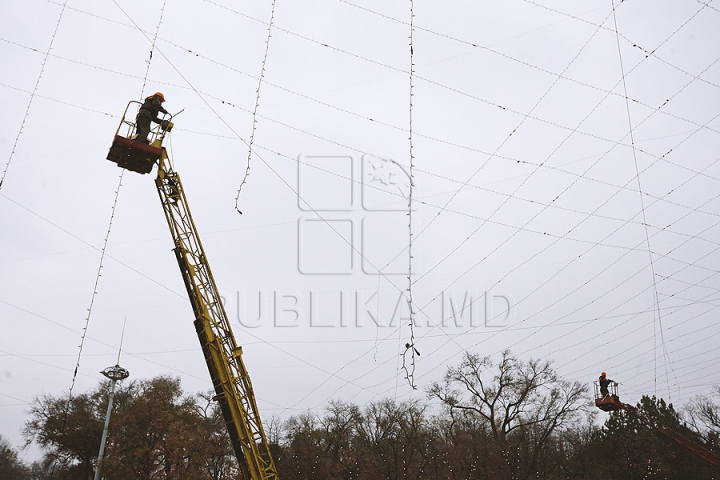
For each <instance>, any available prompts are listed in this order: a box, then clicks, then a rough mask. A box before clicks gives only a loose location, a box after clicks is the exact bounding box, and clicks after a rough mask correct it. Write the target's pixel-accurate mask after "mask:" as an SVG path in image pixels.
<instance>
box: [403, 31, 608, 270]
mask: <svg viewBox="0 0 720 480" xmlns="http://www.w3.org/2000/svg"><path fill="white" fill-rule="evenodd" d="M597 31H598V30H595V32H593V34H592V35H591V36H590V37H589V38H588V39H587V40H586V41H585V43H584V44H583V46H582V47H581V48H580V51H578V52H577V53H576V54H575V56H574V57H573V58H572V59H571V60H570V62H568V64H567V65H566V66H565V68H564V69H563V71H562V72H561V74H560V75H562V74H564V73H565V72H566V71H567V70H568V69H569V68H570V67H571V66H572V64H573V63H575V60H577V59H578V57H579V56H580V55H581V54H582V52H583V51H584V50H585V48H586V47H587V46H588V45H589V44H590V41H591V40H592V39H593V38H594V37H595V34H596V33H597ZM559 81H560V77H557V78H555V80H554V81H553V82H552V83H551V84H550V86H549V87H548V88H547V89H546V90H545V92H544V93H543V94H542V95H541V96H540V98H539V99H538V100H537V101H536V102H535V104H534V105H533V106H532V108H530V111H529V112H528V114H527V116H524V117H523V118H522V119H521V120H520V123H518V124H517V125H516V126H515V127H514V128H513V129H512V130H511V131H510V133H509V134H508V135H507V136H506V137H505V138H504V139H503V140H502V142H500V144H499V145H498V146H497V147H496V148H495V150H494V151H493V153H492V154H490V156H489V157H488V158H486V159H485V161H484V162H483V163H481V164H480V167H478V168H477V169H476V170H475V172H473V174H472V175H470V177H469V178H468V179H467V180H465V181H464V182H463V183H462V185H460V187H459V188H458V189H457V190H456V191H455V192H453V194H452V195H451V196H450V198H449V199H448V200H447V202H445V205H444V207H443V208H442V209H441V210H440V211H438V212H437V213H436V214H435V216H434V217H433V218H432V220H430V222H428V223H427V224H425V226H424V227H423V229H422V230H421V231H420V233H418V235H417V236H418V237H421V236H422V235H423V233H425V231H426V230H427V229H428V228H430V226H431V225H432V224H433V223H434V222H435V220H437V218H438V217H439V216H440V214H441V213H443V212H444V210H445V208H446V207H447V206H448V205H450V204H451V203H452V202H453V200H455V198H456V197H457V195H458V194H460V192H461V191H462V190H463V189H464V188H465V187H467V185H468V184H469V183H470V182H471V181H472V180H473V179H474V178H475V176H476V175H477V174H478V173H480V171H481V170H482V169H483V168H485V166H486V165H487V164H488V163H489V162H490V160H492V159H493V158H494V157H495V155H496V154H497V153H498V152H499V151H500V150H501V149H502V148H503V147H504V146H505V144H506V143H507V142H509V141H510V140H511V138H512V137H513V135H514V134H515V133H516V132H517V131H518V130H519V129H520V128H521V127H522V126H523V124H524V123H525V121H526V120H527V119H528V118H529V116H530V115H531V114H532V113H533V112H534V111H535V109H536V108H538V107H539V106H540V104H541V103H542V102H543V100H544V99H545V98H546V97H547V95H548V94H550V92H551V91H552V89H553V88H554V87H555V85H557V83H558V82H559ZM605 98H607V95H606V96H605V97H604V98H603V100H601V101H600V104H601V103H602V102H603V101H604V100H605ZM600 104H598V106H597V107H596V108H598V107H599V105H600ZM596 108H595V109H596ZM595 109H593V110H592V111H591V112H590V113H589V114H588V115H587V116H586V117H585V119H583V120H582V121H581V122H580V124H579V125H578V126H577V127H576V128H574V129H573V131H577V129H578V128H580V126H581V125H582V124H583V123H584V122H585V120H587V118H589V117H590V115H592V113H593V112H594V111H595ZM571 135H572V133H571V134H570V135H568V136H567V137H566V138H565V140H563V141H562V142H561V143H560V145H558V146H557V147H556V148H555V150H553V152H552V153H551V154H550V155H549V156H548V157H547V158H546V159H545V160H544V161H543V162H541V163H540V164H539V165H538V166H536V167H535V170H534V171H533V172H531V173H530V174H529V175H528V176H527V177H525V178H524V180H523V181H522V182H521V183H520V185H518V186H517V187H516V188H515V190H514V191H513V192H512V193H511V194H510V196H509V197H507V198H506V199H505V200H504V201H503V202H502V203H501V204H500V205H499V206H498V207H497V208H496V209H495V210H494V211H493V212H492V213H491V214H490V217H488V218H492V217H494V216H495V214H496V213H497V212H498V211H500V210H501V209H502V207H503V206H505V204H507V202H508V201H509V200H510V198H511V197H512V196H513V195H515V194H516V193H517V192H518V191H519V190H520V189H521V188H522V187H523V186H524V185H525V183H526V182H527V181H528V180H529V179H530V177H532V176H533V175H534V174H535V173H537V171H538V170H540V167H541V166H542V165H543V164H544V163H546V162H547V161H548V160H549V159H550V158H551V157H552V156H553V155H554V154H555V152H556V151H557V150H558V149H560V147H561V146H562V145H564V144H565V141H566V140H567V139H569V138H570V136H571ZM528 223H529V222H528ZM484 225H485V222H483V223H481V224H480V225H479V226H478V227H477V228H476V229H475V231H473V232H472V233H471V234H470V235H468V236H467V237H466V238H465V239H464V240H463V241H461V242H460V243H459V244H458V245H457V246H456V247H455V248H454V249H453V250H452V251H451V252H450V253H448V254H447V255H446V256H445V257H444V258H443V259H441V260H440V261H439V262H438V263H437V264H436V265H435V266H433V267H432V268H430V269H429V270H427V271H426V272H425V273H424V274H423V275H422V276H421V277H420V278H418V279H417V280H415V282H419V281H420V280H422V279H423V278H424V277H425V276H427V275H428V274H430V273H431V272H432V271H433V270H434V269H435V268H436V267H437V266H438V265H440V264H441V263H444V262H445V261H446V260H447V259H448V258H449V257H450V256H451V255H453V254H454V253H455V252H457V251H458V250H459V249H460V248H461V247H462V246H463V245H465V243H466V242H467V241H468V240H469V239H470V238H471V237H472V236H473V235H475V234H476V233H477V232H478V231H479V230H480V229H481V228H482V227H483V226H484ZM526 225H527V224H526Z"/></svg>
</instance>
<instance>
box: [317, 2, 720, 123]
mask: <svg viewBox="0 0 720 480" xmlns="http://www.w3.org/2000/svg"><path fill="white" fill-rule="evenodd" d="M340 1H341V2H342V3H345V4H347V5H350V6H352V7H355V8H357V9H360V10H364V11H366V12H369V13H371V14H373V15H376V16H379V17H381V18H385V19H387V20H391V21H393V22H397V23H400V24H406V22H404V21H403V20H399V19H397V18H394V17H391V16H389V15H385V14H382V13H379V12H376V11H374V10H371V9H369V8H366V7H362V6H359V5H356V4H354V3H351V2H349V1H347V0H340ZM523 1H527V0H523ZM529 3H532V2H529ZM699 3H702V2H699ZM703 5H706V4H703ZM544 8H545V7H544ZM551 10H552V9H551ZM702 10H703V9H702V8H701V9H700V10H698V11H697V12H696V13H695V15H693V16H692V17H691V18H690V19H688V20H687V21H686V22H685V23H683V24H682V25H681V26H680V28H678V29H677V31H679V30H680V29H681V28H683V27H684V26H685V25H686V24H687V23H688V22H689V21H690V20H692V19H693V18H694V17H695V16H696V15H697V14H698V13H700V11H702ZM606 19H607V18H606ZM589 24H590V25H591V26H594V27H598V28H602V29H604V30H607V31H610V32H613V30H612V29H609V28H607V27H604V26H603V25H602V24H600V25H598V24H595V23H592V22H590V23H589ZM415 29H416V30H420V31H424V32H427V33H430V34H432V35H436V36H439V37H442V38H446V39H448V40H452V41H455V42H458V43H461V44H465V45H468V46H471V47H474V48H479V49H482V50H485V51H487V52H490V53H492V54H495V55H499V56H501V57H503V58H506V59H508V60H511V61H513V62H517V63H519V64H521V65H524V66H527V67H529V68H532V69H535V70H538V71H540V72H543V73H546V74H548V75H551V76H559V75H558V74H557V73H555V72H553V71H551V70H547V69H545V68H542V67H539V66H537V65H534V64H531V63H529V62H526V61H524V60H520V59H517V58H515V57H513V56H511V55H508V54H505V53H502V52H499V51H497V50H494V49H492V48H489V47H487V46H483V45H479V44H477V43H473V42H471V41H467V40H461V39H459V38H456V37H453V36H452V35H449V34H446V33H441V32H436V31H433V30H430V29H427V28H423V27H418V26H416V27H415ZM677 31H675V32H674V33H673V34H672V35H671V37H672V36H674V35H675V34H676V33H677ZM623 38H624V37H623ZM669 38H670V37H668V39H666V40H665V41H667V40H669ZM626 40H627V41H628V43H630V44H631V45H632V46H633V47H635V48H639V49H641V50H642V51H643V52H644V53H645V54H646V57H649V56H653V57H655V58H657V59H658V60H660V61H661V62H663V63H665V64H667V65H668V66H671V67H672V68H674V69H676V70H678V71H680V72H681V73H684V74H686V75H689V76H691V77H694V78H696V79H698V80H700V81H702V82H705V83H708V84H709V85H712V86H714V87H716V88H720V85H718V84H715V83H711V82H708V81H707V80H704V79H701V78H699V77H698V76H695V75H693V74H692V73H689V72H686V71H685V70H683V69H681V68H680V67H677V66H676V65H673V64H671V63H669V62H667V61H666V60H663V59H661V58H659V57H657V55H656V52H657V49H658V48H659V47H660V46H658V47H656V48H655V49H653V50H652V52H648V51H647V50H646V49H644V48H642V47H640V46H639V45H637V44H636V43H635V42H633V41H632V40H630V39H629V38H628V39H626ZM317 43H321V42H317ZM664 43H665V42H663V44H664ZM321 44H322V43H321ZM661 45H662V44H661ZM559 77H560V78H562V79H563V80H566V81H569V82H571V83H575V84H577V85H580V86H584V87H588V88H591V89H593V90H597V91H599V92H604V93H610V94H611V95H614V96H618V97H622V95H621V94H619V93H615V92H614V91H613V89H610V90H605V89H603V88H600V87H597V86H595V85H591V84H588V83H585V82H581V81H578V80H576V79H573V78H570V77H564V76H559ZM631 100H632V101H633V102H634V103H637V104H639V105H643V106H645V107H648V108H650V109H653V110H654V109H656V107H652V106H650V105H647V104H645V103H643V102H641V101H639V100H638V99H635V98H631ZM665 113H666V114H667V115H671V116H673V117H675V116H674V115H673V114H672V113H669V112H665ZM675 118H679V117H675Z"/></svg>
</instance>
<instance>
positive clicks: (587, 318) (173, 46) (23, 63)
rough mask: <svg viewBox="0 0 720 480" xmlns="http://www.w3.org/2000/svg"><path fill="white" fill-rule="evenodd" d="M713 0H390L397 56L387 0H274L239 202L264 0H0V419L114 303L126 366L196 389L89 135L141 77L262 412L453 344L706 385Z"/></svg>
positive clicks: (92, 338) (136, 194)
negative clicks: (158, 97)
mask: <svg viewBox="0 0 720 480" xmlns="http://www.w3.org/2000/svg"><path fill="white" fill-rule="evenodd" d="M716 3H717V2H713V1H708V2H705V1H701V0H675V1H667V0H654V1H650V0H626V1H624V2H616V4H615V5H614V6H613V3H612V2H611V1H595V0H592V1H580V2H578V1H566V0H556V1H538V2H533V1H530V0H505V1H496V2H487V1H482V2H469V1H463V2H459V1H458V2H426V1H416V2H414V6H413V8H414V14H415V16H414V18H413V25H414V27H415V28H414V30H413V32H412V47H413V48H412V62H413V64H414V67H413V74H412V79H411V75H410V68H411V67H410V65H411V55H410V52H411V50H410V14H411V10H410V9H411V3H410V2H409V1H403V2H382V1H379V0H348V1H343V0H312V1H305V2H288V1H283V0H277V1H276V5H275V12H274V20H273V24H272V35H271V37H270V41H269V46H268V48H267V57H266V60H265V70H264V77H263V82H262V83H261V84H260V101H259V107H258V108H257V115H256V117H255V122H256V123H255V134H254V139H253V141H254V153H253V155H252V156H251V159H250V172H251V175H250V176H249V177H248V179H247V183H246V184H245V185H244V186H243V188H242V191H241V192H240V195H239V207H240V209H241V210H242V211H243V215H242V216H241V215H239V214H238V213H237V212H236V211H235V208H234V207H235V200H234V199H235V196H236V192H237V190H238V187H239V185H240V182H241V180H242V178H243V174H244V172H245V169H246V166H247V158H248V147H247V144H246V142H247V140H248V139H249V137H250V135H251V132H252V131H253V115H252V112H253V110H254V109H255V102H256V92H257V89H258V83H259V81H258V78H259V75H260V72H261V68H262V65H263V59H264V58H265V53H266V41H267V40H268V23H269V21H270V17H271V10H272V3H271V2H249V1H229V0H205V1H202V0H173V1H167V2H163V1H160V0H144V1H142V2H141V1H135V0H132V1H131V0H102V1H98V0H94V1H91V0H68V1H67V2H66V3H64V2H62V1H50V0H25V1H23V2H10V1H7V0H6V1H3V2H2V7H1V8H2V15H0V53H1V54H2V58H3V64H4V68H3V69H2V71H1V73H0V92H1V96H0V100H1V101H2V115H0V122H1V128H0V165H2V171H3V184H2V188H1V189H0V225H1V227H0V232H2V233H0V265H1V267H0V326H1V327H2V331H3V335H2V336H0V362H1V363H0V366H1V368H0V373H2V375H0V434H2V435H4V436H6V437H8V438H9V439H10V440H11V442H12V443H13V444H15V445H19V444H20V443H21V441H22V439H21V435H20V430H21V428H22V426H23V423H24V421H25V420H26V418H27V417H26V411H27V409H28V406H29V403H30V402H31V401H32V399H33V398H34V397H35V396H37V395H40V394H51V395H61V394H63V393H65V392H67V391H68V389H69V388H70V386H71V384H72V381H73V370H74V368H75V365H76V363H77V362H78V353H79V345H80V343H81V338H82V335H83V329H84V327H85V325H86V324H87V332H86V338H85V341H84V347H83V350H82V356H81V357H80V361H79V370H78V375H77V378H76V384H75V387H74V388H75V392H82V391H85V390H88V389H90V388H93V387H94V386H95V385H96V384H97V383H98V382H99V381H101V380H102V378H103V377H102V376H101V375H100V374H99V373H98V372H99V371H100V370H102V369H103V368H105V367H107V366H110V365H113V364H114V363H115V360H116V356H117V351H118V348H119V344H120V337H121V331H122V328H123V323H124V322H126V327H125V338H124V344H123V349H122V350H123V351H122V356H121V360H120V363H121V365H122V366H124V367H125V368H127V369H128V370H129V371H130V372H131V378H136V379H137V378H148V377H152V376H156V375H161V374H166V375H173V376H179V377H180V378H181V379H182V382H183V386H184V387H185V389H186V390H188V391H205V390H208V389H210V388H211V383H210V380H209V377H208V374H207V370H206V366H205V364H204V361H203V358H202V354H201V352H200V349H199V346H198V341H197V339H196V337H195V332H194V328H193V327H192V320H193V319H192V310H191V308H190V305H189V302H188V300H187V298H186V295H185V290H184V286H183V284H182V281H181V278H180V275H179V273H178V268H177V265H176V264H175V257H174V255H173V253H172V251H171V248H172V241H171V238H170V234H169V232H168V228H167V225H166V223H165V219H164V217H163V214H162V209H161V206H160V204H159V200H158V197H157V194H156V192H155V187H154V183H153V176H152V175H139V174H134V173H131V172H126V173H125V174H124V175H123V176H122V182H121V185H120V174H121V170H120V169H119V168H117V167H116V166H115V165H114V164H113V163H110V162H108V161H106V160H105V156H106V154H107V150H108V148H109V146H110V143H111V141H112V137H113V135H114V132H115V130H116V128H117V125H118V123H119V121H120V116H121V115H122V113H123V111H124V109H125V106H126V104H127V102H128V101H129V100H139V99H141V98H143V96H145V95H148V94H151V93H153V92H155V91H158V90H159V91H162V92H163V93H164V94H165V97H166V99H167V102H166V104H165V106H166V108H167V109H168V110H169V111H170V112H172V113H175V112H178V111H180V110H181V109H184V112H183V113H182V114H181V115H179V116H178V117H177V118H176V122H175V124H176V127H175V129H174V130H173V132H172V135H171V138H170V140H169V141H168V142H166V144H167V146H168V149H169V152H170V156H171V159H172V161H173V164H174V166H175V168H176V170H177V171H178V172H179V173H180V175H181V177H182V179H183V182H184V185H185V189H186V193H187V195H188V200H189V203H190V206H191V208H192V212H193V215H194V219H195V222H196V224H197V226H198V228H199V230H200V233H201V236H202V240H203V243H204V246H205V250H206V252H207V254H208V258H209V260H210V264H211V267H212V269H213V273H214V276H215V279H216V281H217V283H218V286H219V289H220V291H221V293H222V295H223V296H224V298H225V302H226V307H227V310H228V314H229V317H230V319H231V321H232V323H233V326H234V329H235V336H236V337H237V340H238V343H240V344H241V345H243V347H244V352H245V355H244V358H245V362H246V364H247V367H248V370H249V372H250V375H251V378H252V381H253V385H254V387H255V391H256V394H257V397H258V404H259V407H260V410H261V414H262V416H263V418H264V419H265V420H268V419H269V418H270V417H271V416H273V415H277V416H280V417H282V418H287V417H288V416H290V415H293V414H297V413H299V412H302V411H306V410H308V409H309V410H314V411H315V410H321V409H322V408H323V407H324V406H325V405H326V404H327V402H328V401H329V400H330V399H333V398H337V399H344V400H352V401H355V402H358V403H360V404H364V403H366V402H369V401H372V400H377V399H380V398H383V397H393V398H398V399H407V398H414V397H419V398H424V388H425V387H426V386H428V384H429V383H431V382H432V381H434V380H437V379H439V378H440V377H441V375H442V374H443V373H444V371H445V369H446V368H447V366H448V365H453V364H457V363H458V362H459V361H460V358H461V355H462V353H463V352H464V351H466V350H469V351H472V352H476V353H479V354H482V355H497V354H498V353H499V352H501V351H502V350H503V349H506V348H510V349H511V350H512V351H513V352H514V353H515V354H517V355H519V356H521V357H522V358H525V359H527V358H531V357H532V358H538V357H542V358H548V359H552V360H554V362H555V363H554V364H555V366H556V367H557V368H558V370H559V372H560V373H561V374H562V375H563V376H565V377H566V378H569V379H578V380H580V381H583V382H587V383H588V384H589V383H590V382H592V381H593V380H594V379H596V378H597V376H598V374H599V372H600V370H606V371H608V373H609V376H610V377H611V378H613V379H615V380H617V381H619V382H621V384H622V385H621V396H622V399H623V400H624V401H628V402H630V403H634V402H636V401H638V400H639V398H640V396H641V395H642V394H657V395H660V396H663V397H665V398H669V399H670V400H671V401H673V402H674V403H676V404H678V403H679V404H682V403H684V402H686V401H688V400H689V399H691V398H692V397H694V396H696V395H699V394H706V393H709V392H710V391H711V389H712V386H713V385H716V384H718V383H720V369H718V367H717V354H716V352H715V346H716V345H717V342H718V335H720V325H718V324H717V322H716V321H714V320H715V318H716V316H717V307H718V301H720V294H719V291H718V288H719V287H720V278H718V273H720V253H719V252H718V248H720V228H718V223H719V222H720V201H719V200H718V193H719V192H720V190H719V189H718V181H719V180H720V165H718V160H720V151H719V149H718V146H719V145H720V142H719V140H720V136H719V135H718V134H719V133H720V120H718V118H717V117H718V115H719V114H720V65H718V64H717V62H718V60H719V59H720V50H718V45H720V28H718V26H719V25H720V5H716ZM613 8H615V11H613ZM616 27H617V28H616ZM155 36H157V39H156V41H155V47H154V49H153V47H152V44H153V39H154V38H155ZM151 50H152V51H153V55H152V59H150V52H151ZM411 84H412V96H411V95H410V94H411V91H410V85H411ZM411 99H412V102H411ZM411 104H412V106H411ZM411 120H412V122H411ZM411 126H412V128H411ZM238 137H241V138H242V140H241V139H240V138H238ZM411 145H412V149H411ZM411 152H412V155H413V156H414V160H413V167H412V169H411V168H410V164H411V159H410V155H411ZM638 172H639V177H638ZM410 175H412V181H413V185H414V188H413V189H412V202H411V212H412V213H411V215H408V203H409V202H408V195H409V192H410V189H409V185H410ZM119 185H120V188H119V190H118V186H119ZM116 192H117V203H116V206H115V209H114V210H113V205H114V203H115V199H116ZM113 212H114V215H113ZM111 215H112V216H111ZM111 220H112V226H111V228H109V226H110V222H111ZM409 220H411V221H410V225H411V227H410V228H408V225H409ZM108 232H109V235H108ZM410 233H412V238H413V242H412V256H413V261H412V289H411V292H412V299H413V311H414V314H413V316H414V321H415V325H416V326H415V328H414V329H413V330H414V331H413V332H411V330H410V328H409V317H410V313H409V311H410V310H409V308H408V304H407V301H406V298H407V293H408V292H407V289H408V279H407V274H408V267H409V257H408V245H409V239H410ZM106 236H107V248H106V249H105V255H104V259H103V261H102V268H101V269H100V271H101V276H100V277H99V278H98V276H97V273H98V270H99V266H100V261H101V255H102V249H103V245H104V242H105V238H106ZM379 270H380V271H381V272H382V274H378V271H379ZM96 281H97V287H96V288H95V285H96ZM94 291H96V292H97V294H96V295H95V296H93V292H94ZM91 302H92V304H91ZM463 306H464V307H463ZM508 307H509V308H508ZM90 308H92V310H91V314H90V317H89V320H88V309H90ZM413 338H414V342H415V345H416V348H417V349H418V351H419V352H420V354H421V355H420V356H419V357H417V358H416V366H415V377H414V378H415V383H416V385H417V387H418V389H417V390H415V391H414V390H413V389H412V388H410V386H409V383H408V381H407V380H406V378H405V374H404V373H403V371H402V370H401V361H402V357H401V354H402V353H403V352H404V351H405V348H404V345H405V344H406V343H408V342H412V339H413ZM407 358H408V359H409V357H407ZM27 455H31V454H30V453H28V454H27Z"/></svg>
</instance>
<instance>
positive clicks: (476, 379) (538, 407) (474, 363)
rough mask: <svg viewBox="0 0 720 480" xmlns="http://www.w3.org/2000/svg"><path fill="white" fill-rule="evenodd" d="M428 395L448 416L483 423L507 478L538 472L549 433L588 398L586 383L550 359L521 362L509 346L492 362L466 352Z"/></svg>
mask: <svg viewBox="0 0 720 480" xmlns="http://www.w3.org/2000/svg"><path fill="white" fill-rule="evenodd" d="M428 395H429V397H431V398H437V399H439V400H440V401H441V402H442V403H443V404H444V405H445V406H446V407H447V408H448V409H449V410H450V415H451V416H452V415H454V414H456V413H458V412H461V413H464V414H465V415H471V416H477V417H479V418H481V419H482V420H484V421H485V422H486V423H487V426H488V429H489V433H490V437H491V439H492V443H493V445H494V447H495V448H496V449H497V451H498V452H497V453H499V454H500V457H501V458H502V462H501V463H502V464H504V465H498V466H497V468H502V469H503V470H504V471H505V477H506V478H509V479H524V478H529V477H530V476H537V475H538V473H539V472H540V470H541V469H542V468H544V467H545V466H546V465H545V464H546V463H547V462H546V460H547V459H548V457H547V455H548V449H549V448H552V447H553V440H554V439H553V437H552V435H553V433H555V432H558V431H560V430H562V429H564V428H566V427H567V426H568V424H570V423H571V422H573V421H574V420H576V419H578V417H579V415H580V413H581V412H583V411H585V410H586V409H587V406H588V405H589V404H590V402H589V398H588V396H587V387H586V386H584V385H582V384H580V383H579V382H577V381H574V382H570V381H566V380H563V379H561V378H560V377H559V376H558V375H557V373H556V372H555V370H554V369H553V368H552V365H551V363H550V362H549V361H541V360H529V361H527V362H524V361H522V360H520V359H518V358H517V357H514V356H513V355H512V354H511V353H510V351H508V350H506V351H504V352H503V353H502V355H501V357H500V359H499V360H498V361H497V362H495V361H494V360H493V359H492V358H491V357H480V356H479V355H477V354H473V353H469V352H468V353H466V354H465V356H464V358H463V360H462V362H461V363H460V365H459V366H458V367H450V368H448V371H447V373H446V374H445V377H444V379H443V381H442V382H436V383H434V384H433V385H432V386H431V387H430V388H429V389H428ZM488 453H492V452H488ZM496 473H497V474H498V475H499V474H500V472H499V471H498V472H496Z"/></svg>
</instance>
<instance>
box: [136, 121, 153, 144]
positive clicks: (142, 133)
mask: <svg viewBox="0 0 720 480" xmlns="http://www.w3.org/2000/svg"><path fill="white" fill-rule="evenodd" d="M150 121H151V120H150V117H146V116H145V115H138V116H137V118H136V119H135V126H136V127H137V138H136V140H137V141H138V142H143V143H148V138H147V137H148V135H150Z"/></svg>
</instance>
